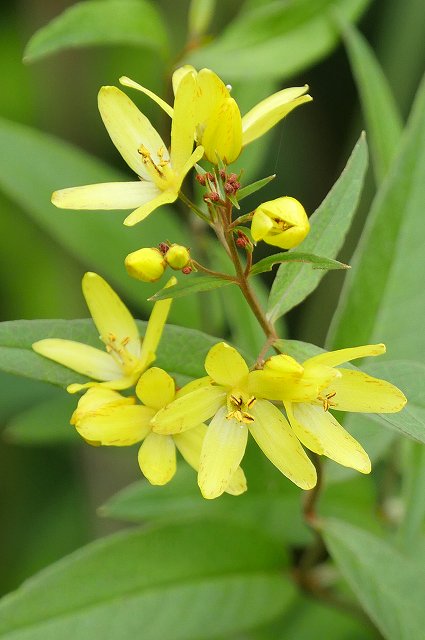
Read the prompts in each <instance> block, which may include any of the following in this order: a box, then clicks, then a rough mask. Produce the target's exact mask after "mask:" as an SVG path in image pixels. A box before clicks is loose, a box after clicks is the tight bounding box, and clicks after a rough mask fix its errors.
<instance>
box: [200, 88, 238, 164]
mask: <svg viewBox="0 0 425 640" xmlns="http://www.w3.org/2000/svg"><path fill="white" fill-rule="evenodd" d="M201 144H202V146H203V147H204V152H205V156H206V157H207V158H208V160H209V161H210V162H212V163H214V164H217V162H218V159H220V160H222V161H223V162H225V163H226V164H231V163H232V162H234V160H236V158H237V157H238V156H239V154H240V152H241V150H242V119H241V114H240V111H239V107H238V105H237V103H236V101H235V100H234V99H233V98H230V97H228V98H226V100H224V101H223V102H222V103H221V104H220V105H219V107H218V108H217V110H216V111H214V112H213V113H212V114H211V115H210V116H209V117H208V119H207V121H206V126H205V129H204V132H203V134H202V138H201Z"/></svg>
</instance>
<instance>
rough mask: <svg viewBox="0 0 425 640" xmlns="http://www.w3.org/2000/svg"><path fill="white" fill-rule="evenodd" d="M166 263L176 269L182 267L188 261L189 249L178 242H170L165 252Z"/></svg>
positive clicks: (185, 265)
mask: <svg viewBox="0 0 425 640" xmlns="http://www.w3.org/2000/svg"><path fill="white" fill-rule="evenodd" d="M165 260H166V262H167V264H168V265H169V266H170V267H171V268H172V269H175V270H176V271H177V270H180V269H184V267H187V265H188V264H189V262H190V253H189V249H186V247H183V246H182V245H180V244H172V245H171V247H170V248H169V249H168V251H167V253H166V254H165Z"/></svg>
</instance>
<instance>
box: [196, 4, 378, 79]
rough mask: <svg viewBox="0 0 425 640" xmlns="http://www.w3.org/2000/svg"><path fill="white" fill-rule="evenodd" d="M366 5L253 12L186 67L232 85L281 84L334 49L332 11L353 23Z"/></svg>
mask: <svg viewBox="0 0 425 640" xmlns="http://www.w3.org/2000/svg"><path fill="white" fill-rule="evenodd" d="M367 5H368V1H367V0H337V1H336V2H335V0H297V1H296V2H291V3H287V2H285V3H283V2H280V0H275V1H274V2H269V3H267V4H266V5H260V6H255V8H254V9H252V10H251V11H246V12H245V13H241V14H240V15H239V16H237V17H236V19H235V20H234V21H233V22H232V23H231V24H230V25H229V26H228V27H227V29H226V30H225V31H224V33H223V34H222V35H221V36H220V37H219V38H217V39H216V40H215V42H213V43H212V44H210V45H208V46H206V47H204V48H203V49H198V50H197V51H193V52H191V53H190V54H189V56H188V58H187V60H186V61H187V62H190V63H191V64H193V65H194V66H195V67H198V68H201V67H203V66H207V67H208V66H213V67H214V70H215V71H216V73H218V74H219V75H221V76H222V77H223V78H224V77H225V78H226V79H228V80H232V81H233V80H239V79H252V78H261V79H264V78H275V79H282V78H285V79H286V78H288V77H290V76H292V75H294V74H295V73H299V72H300V71H303V70H304V69H306V68H307V67H309V66H310V65H312V64H313V63H314V62H316V61H318V60H320V59H321V58H323V57H324V56H326V55H327V54H328V53H330V52H331V51H332V49H333V48H334V47H335V46H336V44H337V42H338V29H337V28H336V27H335V23H334V20H333V18H332V13H331V11H332V8H333V7H335V6H336V7H338V9H339V11H341V12H342V14H343V15H344V16H345V17H346V19H347V20H350V21H355V20H357V19H358V18H359V16H360V15H361V14H362V12H363V11H364V9H365V8H366V6H367ZM229 60H231V64H229ZM253 61H255V64H253Z"/></svg>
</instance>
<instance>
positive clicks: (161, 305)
mask: <svg viewBox="0 0 425 640" xmlns="http://www.w3.org/2000/svg"><path fill="white" fill-rule="evenodd" d="M176 282H177V280H176V278H175V277H174V276H173V277H172V278H170V279H169V280H168V282H167V284H166V285H165V287H172V286H173V285H175V284H176ZM172 301H173V300H172V298H166V299H165V300H159V301H158V302H155V304H154V305H153V309H152V311H151V315H150V317H149V322H148V325H147V327H146V332H145V335H144V337H143V341H142V349H141V352H140V363H141V364H140V366H141V367H142V369H146V368H147V367H148V366H149V365H150V364H151V363H152V362H153V361H154V360H155V358H156V350H157V348H158V344H159V341H160V340H161V336H162V332H163V331H164V327H165V323H166V322H167V318H168V313H169V311H170V307H171V303H172Z"/></svg>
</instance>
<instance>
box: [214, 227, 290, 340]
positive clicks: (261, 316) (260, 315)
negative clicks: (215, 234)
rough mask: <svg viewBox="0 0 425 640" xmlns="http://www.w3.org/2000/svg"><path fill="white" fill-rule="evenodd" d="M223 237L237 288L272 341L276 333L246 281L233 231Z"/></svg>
mask: <svg viewBox="0 0 425 640" xmlns="http://www.w3.org/2000/svg"><path fill="white" fill-rule="evenodd" d="M224 238H225V241H226V244H227V246H228V249H229V254H230V257H231V259H232V262H233V264H234V266H235V271H236V277H237V281H238V285H239V288H240V290H241V291H242V293H243V295H244V297H245V300H246V301H247V302H248V304H249V306H250V307H251V310H252V312H253V313H254V315H255V317H256V318H257V320H258V322H259V323H260V325H261V328H262V329H263V331H264V333H265V335H266V337H267V339H270V340H271V341H273V342H274V341H275V340H278V335H277V333H276V330H275V328H274V326H273V324H272V323H271V322H270V320H269V319H268V318H267V316H266V314H265V313H264V311H263V309H262V308H261V305H260V303H259V302H258V300H257V297H256V295H255V293H254V292H253V290H252V288H251V286H250V284H249V283H248V279H247V276H246V274H245V270H244V268H243V267H242V264H241V261H240V258H239V254H238V249H237V247H236V244H235V238H234V236H233V231H232V230H229V229H228V230H227V231H226V233H225V236H224Z"/></svg>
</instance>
